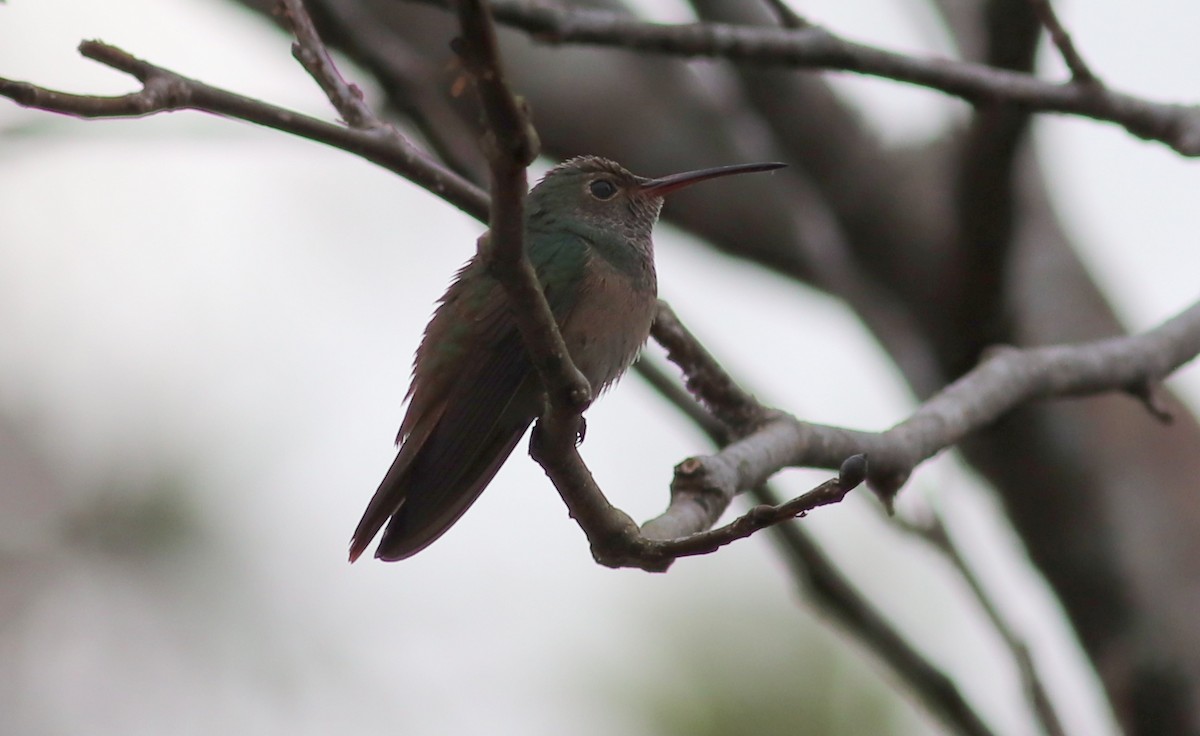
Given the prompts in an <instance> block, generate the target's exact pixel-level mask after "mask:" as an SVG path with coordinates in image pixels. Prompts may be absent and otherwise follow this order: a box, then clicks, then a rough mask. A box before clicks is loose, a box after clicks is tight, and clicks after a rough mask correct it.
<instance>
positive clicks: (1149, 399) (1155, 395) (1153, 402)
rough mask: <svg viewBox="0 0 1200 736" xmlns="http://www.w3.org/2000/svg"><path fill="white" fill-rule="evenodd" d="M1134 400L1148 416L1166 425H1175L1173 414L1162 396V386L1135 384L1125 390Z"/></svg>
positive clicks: (1150, 383) (1143, 382) (1148, 383)
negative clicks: (1139, 403) (1140, 404)
mask: <svg viewBox="0 0 1200 736" xmlns="http://www.w3.org/2000/svg"><path fill="white" fill-rule="evenodd" d="M1125 390H1126V391H1127V392H1128V393H1129V394H1130V395H1132V396H1133V397H1134V398H1135V399H1137V400H1138V401H1140V402H1142V406H1144V407H1146V411H1148V412H1150V416H1152V417H1154V418H1155V419H1157V420H1158V421H1160V422H1162V423H1163V424H1166V425H1171V424H1174V423H1175V412H1173V411H1172V410H1171V407H1169V406H1167V403H1166V399H1165V398H1164V396H1163V391H1162V385H1161V384H1159V383H1155V382H1153V381H1142V382H1139V383H1135V384H1133V385H1131V386H1129V387H1128V388H1126V389H1125Z"/></svg>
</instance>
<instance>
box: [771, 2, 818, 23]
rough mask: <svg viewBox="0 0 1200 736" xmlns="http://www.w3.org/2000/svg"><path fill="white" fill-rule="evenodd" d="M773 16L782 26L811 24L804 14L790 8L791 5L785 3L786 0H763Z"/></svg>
mask: <svg viewBox="0 0 1200 736" xmlns="http://www.w3.org/2000/svg"><path fill="white" fill-rule="evenodd" d="M763 2H765V3H766V4H767V7H769V8H770V9H771V12H772V13H774V14H775V17H776V18H778V19H779V25H780V26H782V27H783V28H805V27H807V26H809V25H811V24H810V23H809V22H808V21H807V20H805V19H804V16H802V15H800V14H799V13H797V12H796V11H795V10H792V6H790V5H788V4H787V0H763Z"/></svg>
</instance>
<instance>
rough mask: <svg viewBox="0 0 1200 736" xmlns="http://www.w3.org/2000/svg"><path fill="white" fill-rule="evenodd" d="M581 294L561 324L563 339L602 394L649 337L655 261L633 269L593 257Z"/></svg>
mask: <svg viewBox="0 0 1200 736" xmlns="http://www.w3.org/2000/svg"><path fill="white" fill-rule="evenodd" d="M578 294H579V297H578V299H577V301H576V303H575V305H574V307H573V308H572V309H571V310H570V311H569V312H568V314H567V315H566V318H565V319H564V321H563V324H562V326H561V327H562V333H563V340H564V342H566V345H567V350H569V351H570V353H571V359H572V360H573V361H574V362H575V365H576V366H577V367H578V368H579V370H580V371H582V372H583V375H584V376H585V377H586V378H587V379H588V382H589V383H591V384H592V390H593V391H594V392H596V393H599V392H600V391H602V390H604V389H605V388H607V387H608V386H609V385H610V384H611V383H612V382H613V381H615V380H616V379H617V378H618V377H620V375H621V374H622V373H624V372H625V369H626V368H628V367H629V364H630V363H632V362H633V359H634V358H636V357H637V354H638V352H639V351H640V350H641V348H642V345H643V344H644V343H645V342H646V338H647V337H649V335H650V325H651V323H652V322H653V320H654V312H655V306H656V305H657V303H658V290H657V287H656V282H655V275H654V264H653V261H650V260H648V259H647V261H646V262H645V263H644V265H643V267H642V269H641V270H640V272H634V273H630V272H629V271H628V270H626V269H618V268H616V267H614V266H613V265H612V264H611V263H609V262H608V261H607V260H605V259H604V258H600V257H591V258H590V259H589V262H588V264H587V268H586V269H585V271H584V276H583V278H582V280H581V281H580V284H579V291H578Z"/></svg>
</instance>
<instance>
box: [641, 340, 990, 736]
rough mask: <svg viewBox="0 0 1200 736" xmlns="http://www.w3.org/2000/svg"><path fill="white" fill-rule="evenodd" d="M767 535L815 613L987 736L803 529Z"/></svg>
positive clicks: (961, 728)
mask: <svg viewBox="0 0 1200 736" xmlns="http://www.w3.org/2000/svg"><path fill="white" fill-rule="evenodd" d="M634 368H635V369H636V370H637V372H638V373H639V374H641V376H642V377H643V378H645V379H646V380H647V382H649V383H650V385H651V386H652V387H653V388H654V389H655V390H656V391H657V392H658V393H659V395H661V396H662V397H663V398H665V399H666V400H667V401H668V402H670V403H671V404H672V405H673V406H674V407H675V408H676V409H678V410H679V411H680V412H681V413H683V414H684V415H685V416H687V417H688V418H689V419H691V420H692V421H693V422H694V423H695V424H696V425H697V426H698V427H699V428H700V429H702V430H703V431H704V432H705V434H707V435H708V436H709V438H710V439H711V440H712V441H713V443H714V444H716V445H717V446H718V447H723V446H724V445H725V444H727V443H728V442H729V440H730V438H731V437H733V436H734V432H733V431H732V430H731V428H730V427H728V426H727V425H725V424H723V423H722V422H721V420H719V419H717V418H716V417H715V416H713V415H712V414H711V413H709V412H708V411H707V410H706V409H705V408H704V406H702V405H701V404H700V402H699V401H697V400H696V399H695V398H693V397H692V395H691V394H690V393H688V391H686V390H684V389H683V388H682V387H680V386H679V384H677V383H676V382H675V381H673V380H671V378H670V377H669V376H668V375H667V374H666V373H665V372H664V371H663V370H662V369H660V368H659V367H658V366H657V365H656V364H655V363H654V362H653V361H652V360H650V359H647V358H645V357H643V358H642V359H641V360H639V361H638V362H637V364H636V365H635V366H634ZM750 495H752V496H753V497H754V498H755V499H756V500H757V501H758V503H759V504H761V505H764V506H766V507H768V508H771V507H779V506H782V505H783V502H782V501H781V500H780V498H779V496H778V494H777V493H776V492H775V491H774V490H772V489H771V487H770V485H769V484H765V485H763V486H761V487H759V488H754V489H752V490H751V491H750ZM771 532H772V536H773V537H774V538H775V540H776V542H777V543H778V545H777V546H778V547H779V548H780V554H781V555H782V556H783V559H784V561H785V562H786V563H787V565H788V567H789V568H790V569H791V574H792V578H793V579H794V580H795V581H796V584H797V587H798V588H799V590H800V592H801V594H802V595H805V597H807V598H809V599H811V602H812V604H813V605H815V606H816V607H817V609H818V610H820V611H822V612H824V613H825V614H827V616H828V618H829V619H830V620H831V621H833V622H834V623H835V624H837V625H840V626H842V627H844V628H845V629H846V630H847V631H848V632H849V633H850V635H851V636H853V637H854V638H856V639H857V640H858V641H859V642H860V643H861V644H862V645H863V646H864V647H865V648H866V649H867V650H868V651H869V652H871V653H872V654H874V655H875V656H877V657H879V659H880V660H882V661H883V663H884V664H886V665H887V666H889V667H891V668H892V671H893V672H895V673H896V674H897V676H898V677H899V679H900V681H901V682H903V683H905V684H906V685H907V686H908V687H909V688H910V689H911V692H912V693H913V695H914V696H915V697H916V698H917V700H919V701H920V702H921V703H922V704H923V705H924V706H925V707H926V708H928V709H929V712H930V713H933V714H934V715H935V716H937V717H939V718H941V719H942V720H943V721H944V722H946V723H947V724H949V725H950V726H951V727H953V728H955V729H956V731H957V732H958V733H962V734H977V735H982V734H989V733H991V731H990V729H989V728H988V727H987V725H986V724H985V723H984V721H983V719H982V718H980V716H979V714H978V713H976V712H975V710H974V709H973V708H972V707H971V705H970V703H968V702H967V700H966V699H965V698H964V697H963V695H962V693H961V692H959V690H958V688H957V687H956V686H955V684H954V681H953V680H952V679H951V678H950V677H949V676H947V675H946V673H945V672H943V671H942V670H941V669H939V668H938V667H937V665H936V664H934V663H933V662H931V661H929V660H928V659H926V658H925V656H924V655H923V654H921V653H920V652H919V651H917V650H916V649H915V648H914V647H913V646H912V645H911V644H909V643H908V640H906V639H905V638H904V636H903V634H901V633H900V632H899V631H897V630H896V629H895V627H893V626H892V624H891V623H889V622H888V620H887V617H886V616H885V615H884V614H883V613H882V612H881V611H879V609H877V608H876V607H875V606H874V605H872V604H871V602H870V601H869V600H868V599H867V598H866V597H865V596H864V595H863V594H862V592H861V591H860V590H858V588H856V587H855V585H854V584H853V583H852V582H851V581H850V580H849V579H847V578H846V576H845V575H843V574H842V573H841V571H840V570H838V568H837V566H836V565H834V564H833V561H832V560H830V559H829V558H828V557H827V556H826V555H825V553H824V552H822V551H821V548H820V546H819V545H818V544H817V542H816V540H814V539H813V538H812V536H811V535H810V534H809V533H808V532H807V531H806V530H805V527H803V526H802V525H800V524H787V523H784V524H779V525H776V526H773V527H771Z"/></svg>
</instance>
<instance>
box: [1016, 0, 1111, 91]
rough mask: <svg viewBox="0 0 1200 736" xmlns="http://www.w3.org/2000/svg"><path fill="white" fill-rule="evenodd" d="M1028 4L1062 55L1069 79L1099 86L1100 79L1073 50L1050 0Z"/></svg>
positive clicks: (1029, 0)
mask: <svg viewBox="0 0 1200 736" xmlns="http://www.w3.org/2000/svg"><path fill="white" fill-rule="evenodd" d="M1028 2H1029V4H1030V5H1032V6H1033V12H1034V13H1036V14H1037V16H1038V20H1039V21H1041V23H1042V25H1044V26H1045V27H1046V32H1047V33H1049V34H1050V40H1051V41H1052V42H1054V46H1055V47H1056V48H1057V49H1058V53H1059V54H1061V55H1062V58H1063V61H1065V62H1066V64H1067V68H1068V69H1070V70H1071V78H1072V79H1073V80H1074V81H1076V82H1078V83H1079V84H1093V85H1097V86H1099V85H1101V82H1100V79H1099V78H1098V77H1097V76H1096V75H1095V74H1094V73H1092V70H1091V68H1090V67H1089V66H1088V65H1087V62H1085V61H1084V60H1083V56H1081V55H1080V53H1079V50H1078V49H1076V48H1075V42H1074V41H1072V40H1071V34H1069V33H1067V29H1065V28H1063V26H1062V23H1060V22H1059V20H1058V14H1057V13H1055V12H1054V6H1053V5H1051V4H1050V0H1028Z"/></svg>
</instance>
